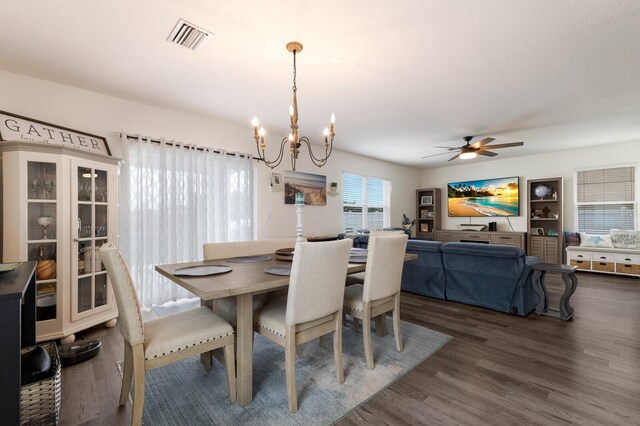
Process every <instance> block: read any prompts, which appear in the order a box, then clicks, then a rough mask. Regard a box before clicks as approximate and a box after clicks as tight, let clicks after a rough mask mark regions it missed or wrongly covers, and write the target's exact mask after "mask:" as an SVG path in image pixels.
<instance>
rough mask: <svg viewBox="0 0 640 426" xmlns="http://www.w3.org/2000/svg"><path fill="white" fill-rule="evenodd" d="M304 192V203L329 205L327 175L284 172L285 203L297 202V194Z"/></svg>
mask: <svg viewBox="0 0 640 426" xmlns="http://www.w3.org/2000/svg"><path fill="white" fill-rule="evenodd" d="M297 193H303V194H304V203H305V204H306V205H309V206H326V205H327V177H326V176H324V175H316V174H313V173H300V172H285V173H284V203H285V204H295V203H296V194H297Z"/></svg>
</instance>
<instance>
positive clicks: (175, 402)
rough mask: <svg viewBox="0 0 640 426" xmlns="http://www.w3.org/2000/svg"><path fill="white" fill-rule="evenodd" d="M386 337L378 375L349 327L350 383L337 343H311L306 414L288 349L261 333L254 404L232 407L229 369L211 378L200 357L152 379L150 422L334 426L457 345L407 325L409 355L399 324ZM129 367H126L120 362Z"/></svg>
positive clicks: (378, 342)
mask: <svg viewBox="0 0 640 426" xmlns="http://www.w3.org/2000/svg"><path fill="white" fill-rule="evenodd" d="M387 329H388V330H389V333H387V335H386V336H385V337H379V336H377V335H376V334H375V333H372V334H373V335H372V347H373V356H374V360H375V369H374V370H368V369H367V367H366V364H365V359H364V352H363V343H362V331H359V332H358V333H354V331H353V328H352V327H351V323H350V321H349V322H348V327H345V328H344V329H343V339H344V341H343V353H344V372H345V382H344V384H342V385H340V384H339V383H338V382H337V380H336V373H335V364H334V359H333V343H332V340H331V338H328V339H327V343H326V348H322V347H320V345H319V344H318V341H317V340H315V341H311V342H308V343H306V344H305V345H303V346H302V348H301V351H299V352H301V353H299V354H298V355H297V357H296V358H297V360H296V382H297V391H298V406H299V410H298V412H297V413H295V414H291V413H290V412H289V408H288V404H287V391H286V386H285V373H284V351H283V349H282V348H281V347H280V346H278V345H276V344H274V343H272V342H270V341H269V340H267V339H266V338H264V337H262V336H260V335H258V334H256V335H255V342H254V345H255V346H254V351H253V354H254V355H253V395H254V398H253V402H252V403H251V404H249V405H247V406H245V407H242V406H240V405H238V404H236V403H231V402H229V395H228V388H227V381H226V375H225V369H224V367H223V366H222V365H221V364H220V363H218V362H217V361H216V360H215V359H214V362H213V368H212V369H211V371H210V372H209V373H207V372H205V370H204V368H203V367H202V365H201V364H200V359H199V357H193V358H189V359H186V360H183V361H181V362H177V363H175V364H171V365H168V366H165V367H161V368H158V369H155V370H151V371H149V372H147V374H146V386H145V387H146V392H145V405H144V424H147V425H279V426H280V425H330V424H333V423H335V422H337V421H338V420H340V419H341V418H343V417H344V416H346V415H348V414H349V412H350V411H352V410H353V409H355V408H357V407H359V406H360V405H362V404H363V403H365V402H367V401H368V400H370V399H371V398H373V397H374V396H376V394H378V393H379V392H380V391H382V390H384V389H385V388H386V387H388V386H389V385H391V384H392V383H394V382H395V381H396V380H398V379H400V378H401V377H402V376H404V375H405V374H407V373H408V372H409V371H410V370H412V369H413V368H414V367H416V366H417V365H418V364H420V363H421V362H422V361H424V360H425V359H427V358H428V357H429V356H431V355H432V354H433V353H435V352H436V351H437V350H438V349H440V348H441V347H442V346H444V345H445V344H446V343H447V342H448V341H449V340H450V339H451V337H450V336H447V335H446V334H442V333H438V332H436V331H433V330H429V329H427V328H424V327H420V326H417V325H413V324H409V323H406V322H402V337H403V342H404V350H403V351H402V352H397V351H396V346H395V340H394V336H393V327H392V323H391V318H388V323H387ZM119 367H120V368H121V363H119Z"/></svg>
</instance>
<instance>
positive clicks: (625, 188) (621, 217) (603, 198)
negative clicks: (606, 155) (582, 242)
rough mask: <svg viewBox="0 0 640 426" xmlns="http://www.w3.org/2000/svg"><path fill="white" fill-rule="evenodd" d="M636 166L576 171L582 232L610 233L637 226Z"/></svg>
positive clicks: (579, 225)
mask: <svg viewBox="0 0 640 426" xmlns="http://www.w3.org/2000/svg"><path fill="white" fill-rule="evenodd" d="M636 210H637V202H636V167H635V166H628V167H612V168H607V169H594V170H580V171H578V172H577V173H576V211H577V219H578V231H580V232H587V233H592V234H608V233H609V231H610V230H611V229H635V227H636V224H635V217H636Z"/></svg>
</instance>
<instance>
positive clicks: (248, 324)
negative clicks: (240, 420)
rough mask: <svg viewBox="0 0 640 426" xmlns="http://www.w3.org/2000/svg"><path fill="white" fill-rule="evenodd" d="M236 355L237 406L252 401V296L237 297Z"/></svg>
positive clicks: (241, 295)
mask: <svg viewBox="0 0 640 426" xmlns="http://www.w3.org/2000/svg"><path fill="white" fill-rule="evenodd" d="M237 304H238V305H237V315H238V316H237V327H236V353H237V354H238V355H237V361H238V362H237V366H236V371H237V373H236V377H237V384H238V386H237V392H238V398H237V401H238V404H240V405H247V404H249V403H251V400H252V399H253V294H251V293H247V294H240V295H238V296H237Z"/></svg>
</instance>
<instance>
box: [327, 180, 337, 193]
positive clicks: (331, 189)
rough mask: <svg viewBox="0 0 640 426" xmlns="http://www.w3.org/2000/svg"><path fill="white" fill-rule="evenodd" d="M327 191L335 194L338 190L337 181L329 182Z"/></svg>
mask: <svg viewBox="0 0 640 426" xmlns="http://www.w3.org/2000/svg"><path fill="white" fill-rule="evenodd" d="M329 192H330V193H331V194H335V193H337V192H338V182H331V183H330V184H329Z"/></svg>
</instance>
